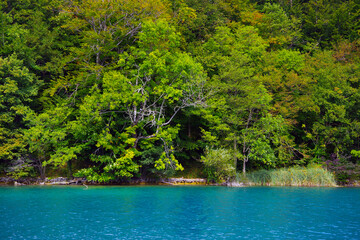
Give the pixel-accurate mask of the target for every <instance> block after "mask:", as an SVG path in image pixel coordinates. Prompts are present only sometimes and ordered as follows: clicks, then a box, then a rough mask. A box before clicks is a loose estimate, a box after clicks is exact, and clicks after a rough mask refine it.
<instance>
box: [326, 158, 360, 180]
mask: <svg viewBox="0 0 360 240" xmlns="http://www.w3.org/2000/svg"><path fill="white" fill-rule="evenodd" d="M325 164H326V168H327V169H328V170H329V171H331V172H333V173H334V174H335V178H336V181H337V182H338V183H339V184H351V183H353V182H354V181H358V180H360V165H359V164H355V163H352V162H350V161H347V160H344V159H339V158H338V157H337V156H336V154H332V155H331V156H330V160H327V161H326V162H325Z"/></svg>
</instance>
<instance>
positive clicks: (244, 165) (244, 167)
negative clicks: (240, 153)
mask: <svg viewBox="0 0 360 240" xmlns="http://www.w3.org/2000/svg"><path fill="white" fill-rule="evenodd" d="M246 162H247V157H244V161H243V174H244V175H245V174H246Z"/></svg>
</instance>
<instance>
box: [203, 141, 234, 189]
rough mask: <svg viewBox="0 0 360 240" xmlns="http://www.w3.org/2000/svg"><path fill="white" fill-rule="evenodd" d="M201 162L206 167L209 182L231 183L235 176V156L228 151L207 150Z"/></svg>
mask: <svg viewBox="0 0 360 240" xmlns="http://www.w3.org/2000/svg"><path fill="white" fill-rule="evenodd" d="M201 162H203V163H204V165H205V171H206V172H207V178H208V181H216V182H223V181H229V180H230V179H231V178H233V177H234V176H235V167H234V160H233V154H232V153H231V151H229V150H227V149H224V148H219V149H209V148H207V149H206V151H205V155H204V156H201Z"/></svg>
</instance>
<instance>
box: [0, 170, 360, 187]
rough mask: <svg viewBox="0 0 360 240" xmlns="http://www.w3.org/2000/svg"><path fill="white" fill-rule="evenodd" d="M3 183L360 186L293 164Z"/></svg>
mask: <svg viewBox="0 0 360 240" xmlns="http://www.w3.org/2000/svg"><path fill="white" fill-rule="evenodd" d="M0 185H15V186H21V185H211V186H213V185H217V186H229V187H247V186H294V187H341V186H343V187H360V182H358V181H353V182H350V183H343V182H339V183H337V182H336V180H335V176H334V173H332V172H330V171H327V170H326V169H323V168H321V167H316V166H312V167H292V168H281V169H272V170H259V171H254V172H251V173H248V174H246V175H243V174H242V173H238V174H237V175H236V177H235V179H232V180H229V181H224V182H220V183H219V182H218V183H216V182H214V181H208V180H207V179H206V178H183V177H180V178H158V179H150V178H149V179H135V178H134V179H131V180H126V181H121V180H118V181H112V182H108V183H99V182H95V181H88V180H86V178H65V177H56V178H45V179H41V178H19V179H14V178H11V177H0Z"/></svg>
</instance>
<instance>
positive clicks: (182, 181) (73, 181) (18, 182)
mask: <svg viewBox="0 0 360 240" xmlns="http://www.w3.org/2000/svg"><path fill="white" fill-rule="evenodd" d="M146 184H149V185H208V183H207V180H206V179H205V178H194V179H188V178H164V179H132V180H129V181H111V182H109V183H99V182H94V181H88V180H86V178H65V177H57V178H45V179H41V178H19V179H14V178H11V177H0V185H14V186H23V185H146Z"/></svg>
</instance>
